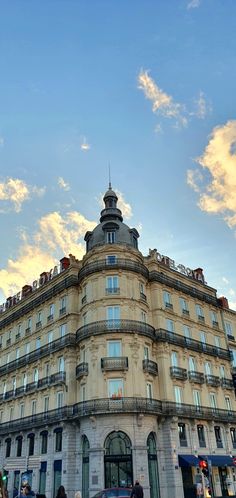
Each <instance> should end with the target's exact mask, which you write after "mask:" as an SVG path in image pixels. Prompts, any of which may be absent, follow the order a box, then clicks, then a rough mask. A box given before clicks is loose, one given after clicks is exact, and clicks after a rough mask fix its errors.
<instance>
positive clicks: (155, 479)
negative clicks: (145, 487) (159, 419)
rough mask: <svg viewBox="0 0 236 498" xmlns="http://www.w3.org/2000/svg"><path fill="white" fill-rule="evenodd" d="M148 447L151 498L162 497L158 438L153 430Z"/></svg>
mask: <svg viewBox="0 0 236 498" xmlns="http://www.w3.org/2000/svg"><path fill="white" fill-rule="evenodd" d="M147 447H148V474H149V485H150V498H160V487H159V473H158V463H157V449H156V440H155V436H154V434H153V432H151V433H150V434H149V436H148V438H147Z"/></svg>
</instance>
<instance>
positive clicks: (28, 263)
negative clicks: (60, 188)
mask: <svg viewBox="0 0 236 498" xmlns="http://www.w3.org/2000/svg"><path fill="white" fill-rule="evenodd" d="M95 226H96V222H95V221H94V222H93V221H89V220H87V219H86V218H85V217H84V216H83V215H82V214H80V213H79V212H77V211H71V212H68V213H66V214H65V216H62V215H61V214H60V213H59V212H53V213H49V214H48V215H46V216H43V217H42V218H41V219H39V221H38V229H37V232H36V233H35V234H33V236H32V237H31V238H29V237H28V235H27V234H26V232H25V231H24V229H23V228H22V229H21V245H20V247H19V250H18V255H17V257H16V259H15V260H13V259H9V260H8V262H7V265H6V268H3V269H1V270H0V289H1V290H2V292H3V293H4V295H5V297H8V296H9V295H12V294H15V293H16V292H18V291H19V290H20V289H21V287H22V286H23V285H25V284H26V283H28V284H31V283H32V281H33V280H35V278H38V276H39V275H40V273H42V271H48V270H50V268H51V267H53V266H54V265H55V264H57V263H58V260H59V259H61V258H62V257H63V256H68V255H69V254H73V255H74V256H76V257H77V258H79V259H81V258H82V257H83V255H84V252H85V245H84V241H83V238H84V234H85V232H86V231H87V230H92V229H93V228H94V227H95Z"/></svg>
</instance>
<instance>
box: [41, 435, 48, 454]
mask: <svg viewBox="0 0 236 498" xmlns="http://www.w3.org/2000/svg"><path fill="white" fill-rule="evenodd" d="M40 436H41V453H42V455H45V454H46V453H47V451H48V431H42V432H40Z"/></svg>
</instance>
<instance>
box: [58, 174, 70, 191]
mask: <svg viewBox="0 0 236 498" xmlns="http://www.w3.org/2000/svg"><path fill="white" fill-rule="evenodd" d="M57 184H58V185H59V187H60V188H61V189H62V190H66V191H68V190H70V185H69V183H67V182H66V181H65V180H64V178H62V176H59V177H58V179H57Z"/></svg>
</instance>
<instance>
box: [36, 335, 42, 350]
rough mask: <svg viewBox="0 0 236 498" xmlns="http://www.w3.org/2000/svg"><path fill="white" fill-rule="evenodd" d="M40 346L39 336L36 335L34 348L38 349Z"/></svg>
mask: <svg viewBox="0 0 236 498" xmlns="http://www.w3.org/2000/svg"><path fill="white" fill-rule="evenodd" d="M40 347H41V339H40V337H37V339H36V349H39V348H40Z"/></svg>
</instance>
